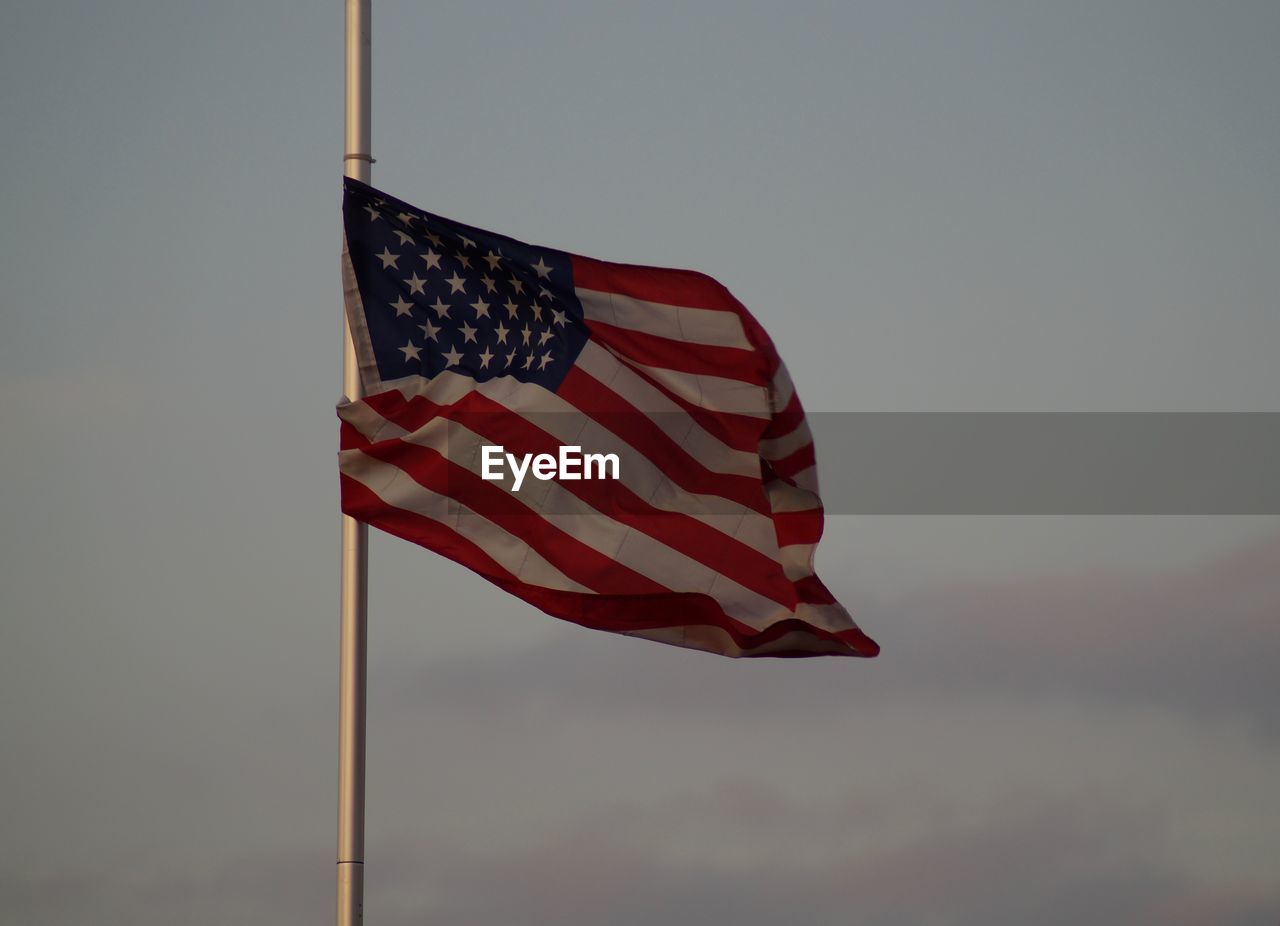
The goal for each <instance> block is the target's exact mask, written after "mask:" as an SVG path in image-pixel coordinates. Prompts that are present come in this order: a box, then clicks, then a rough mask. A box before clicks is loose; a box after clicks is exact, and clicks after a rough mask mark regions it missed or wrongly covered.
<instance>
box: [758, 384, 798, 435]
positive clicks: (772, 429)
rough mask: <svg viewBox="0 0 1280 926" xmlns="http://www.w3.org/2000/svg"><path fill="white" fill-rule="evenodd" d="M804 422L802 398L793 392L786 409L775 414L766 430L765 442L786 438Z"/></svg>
mask: <svg viewBox="0 0 1280 926" xmlns="http://www.w3.org/2000/svg"><path fill="white" fill-rule="evenodd" d="M802 421H804V409H803V408H801V406H800V396H799V395H797V394H796V393H794V392H793V393H791V399H790V400H789V401H788V402H787V405H786V407H785V408H783V409H782V410H781V411H778V412H774V415H773V420H772V421H770V422H769V426H768V427H767V428H765V430H764V434H763V437H764V439H765V440H775V439H777V438H779V437H786V436H787V435H788V434H790V433H791V432H792V431H794V430H795V429H796V428H798V427H799V426H800V422H802Z"/></svg>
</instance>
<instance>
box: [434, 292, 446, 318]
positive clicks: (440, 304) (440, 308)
mask: <svg viewBox="0 0 1280 926" xmlns="http://www.w3.org/2000/svg"><path fill="white" fill-rule="evenodd" d="M431 308H433V309H435V310H436V314H437V315H439V316H440V317H441V318H444V317H445V316H446V315H448V314H449V305H448V303H446V302H445V301H444V300H443V299H441V298H440V297H439V296H436V301H435V302H434V303H433V304H432V306H431Z"/></svg>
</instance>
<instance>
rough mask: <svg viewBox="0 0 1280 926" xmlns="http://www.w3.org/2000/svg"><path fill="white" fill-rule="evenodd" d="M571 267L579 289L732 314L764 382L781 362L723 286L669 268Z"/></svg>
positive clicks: (575, 262) (585, 262)
mask: <svg viewBox="0 0 1280 926" xmlns="http://www.w3.org/2000/svg"><path fill="white" fill-rule="evenodd" d="M569 257H570V260H571V261H572V266H573V283H574V285H575V286H581V287H582V288H583V289H594V290H599V291H602V292H609V293H618V294H619V295H622V296H630V297H631V298H633V299H643V300H644V301H645V302H661V303H665V304H666V305H682V306H688V307H689V308H691V309H720V310H722V311H726V312H733V313H734V314H736V315H737V316H738V317H739V318H740V319H741V320H742V328H743V331H744V332H746V335H747V340H748V341H750V342H751V343H752V344H753V345H755V347H756V350H757V351H759V352H760V354H761V356H762V358H763V362H764V367H765V369H766V370H767V371H768V378H767V379H766V382H767V381H768V379H772V378H773V374H774V372H775V371H776V370H777V369H778V365H779V364H780V363H781V361H780V360H779V359H778V351H777V350H776V349H775V348H774V346H773V341H772V340H771V339H770V338H769V335H768V334H766V333H765V330H764V328H762V327H761V325H760V323H759V322H758V321H756V320H755V318H754V317H753V316H752V315H751V313H750V312H748V311H747V308H746V306H744V305H743V304H742V303H741V302H739V301H738V300H737V299H735V298H734V296H733V293H731V292H729V290H728V289H726V288H725V286H724V284H723V283H721V282H719V281H718V280H715V279H712V278H711V277H709V276H707V275H706V274H705V273H698V272H697V271H695V270H674V269H671V268H669V267H643V266H639V265H636V264H616V263H612V262H609V261H603V260H595V259H593V258H590V257H580V256H578V255H577V254H571V255H569Z"/></svg>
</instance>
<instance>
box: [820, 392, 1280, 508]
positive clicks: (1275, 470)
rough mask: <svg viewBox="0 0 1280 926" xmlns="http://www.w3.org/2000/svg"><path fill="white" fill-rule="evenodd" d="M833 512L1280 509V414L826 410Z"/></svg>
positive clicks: (826, 465) (825, 492)
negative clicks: (842, 411) (834, 411)
mask: <svg viewBox="0 0 1280 926" xmlns="http://www.w3.org/2000/svg"><path fill="white" fill-rule="evenodd" d="M809 423H810V427H811V428H812V430H813V432H814V439H815V442H816V444H817V448H818V474H819V479H820V482H821V489H822V499H823V502H824V504H825V506H826V509H827V511H828V512H829V513H832V514H930V515H940V514H958V515H1022V514H1026V515H1036V514H1039V515H1048V514H1071V515H1082V514H1090V515H1100V514H1124V515H1153V514H1170V515H1172V514H1178V515H1213V514H1218V515H1242V514H1243V515H1264V514H1277V513H1280V414H1276V413H1236V412H1206V413H1200V412H1174V413H1150V412H1141V413H1137V412H1135V413H1092V412H1051V413H1042V412H1035V413H1020V412H1019V413H1002V412H964V413H934V412H917V413H896V412H895V413H818V414H811V415H810V416H809Z"/></svg>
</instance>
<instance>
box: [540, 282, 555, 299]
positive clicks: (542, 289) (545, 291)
mask: <svg viewBox="0 0 1280 926" xmlns="http://www.w3.org/2000/svg"><path fill="white" fill-rule="evenodd" d="M538 295H539V296H541V297H542V298H543V299H546V300H547V301H548V302H550V301H551V300H552V299H554V298H555V297H554V296H552V295H551V290H549V289H547V288H546V287H545V286H542V287H539V288H538Z"/></svg>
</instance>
